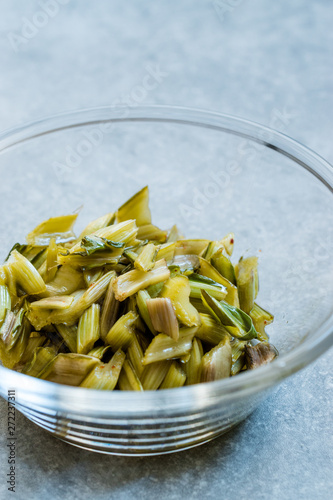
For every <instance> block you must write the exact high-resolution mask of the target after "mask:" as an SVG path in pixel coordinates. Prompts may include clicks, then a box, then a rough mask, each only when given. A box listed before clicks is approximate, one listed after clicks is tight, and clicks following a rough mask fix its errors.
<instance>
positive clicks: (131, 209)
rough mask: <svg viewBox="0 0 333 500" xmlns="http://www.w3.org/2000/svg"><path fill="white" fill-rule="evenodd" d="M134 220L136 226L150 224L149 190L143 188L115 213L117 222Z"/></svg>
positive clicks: (146, 187)
mask: <svg viewBox="0 0 333 500" xmlns="http://www.w3.org/2000/svg"><path fill="white" fill-rule="evenodd" d="M128 219H135V220H136V223H137V225H138V226H143V225H145V224H150V223H151V213H150V209H149V189H148V186H145V187H144V188H143V189H141V190H140V191H139V192H138V193H136V194H135V195H133V196H132V197H131V198H130V199H129V200H127V201H126V203H124V204H123V205H122V206H121V207H120V208H119V209H118V211H117V220H118V222H122V221H126V220H128Z"/></svg>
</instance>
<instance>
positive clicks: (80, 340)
mask: <svg viewBox="0 0 333 500" xmlns="http://www.w3.org/2000/svg"><path fill="white" fill-rule="evenodd" d="M99 337H100V306H99V305H98V304H93V305H92V306H90V307H89V309H87V310H86V311H84V313H83V314H82V316H81V318H80V320H79V325H78V329H77V352H78V353H79V354H88V352H89V351H90V350H91V349H92V348H93V346H94V344H95V342H96V341H97V340H98V339H99Z"/></svg>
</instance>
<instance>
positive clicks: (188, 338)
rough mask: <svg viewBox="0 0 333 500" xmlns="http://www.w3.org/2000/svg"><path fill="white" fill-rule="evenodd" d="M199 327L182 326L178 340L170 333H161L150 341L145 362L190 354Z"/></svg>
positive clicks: (145, 363)
mask: <svg viewBox="0 0 333 500" xmlns="http://www.w3.org/2000/svg"><path fill="white" fill-rule="evenodd" d="M196 331H197V328H196V327H194V328H181V329H180V331H179V339H178V340H177V341H176V340H174V339H172V338H170V337H169V336H168V335H164V334H163V333H160V334H159V335H157V336H156V337H155V338H154V339H153V340H152V341H151V343H150V345H149V347H148V349H147V350H146V352H145V355H144V358H143V361H142V362H143V364H144V365H148V364H150V363H156V362H157V361H164V360H167V359H175V358H180V357H182V356H184V355H185V354H188V353H189V352H190V351H191V349H192V340H193V337H194V335H195V333H196Z"/></svg>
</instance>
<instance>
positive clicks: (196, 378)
mask: <svg viewBox="0 0 333 500" xmlns="http://www.w3.org/2000/svg"><path fill="white" fill-rule="evenodd" d="M202 356H203V348H202V344H201V341H200V340H199V339H197V338H194V339H193V343H192V350H191V354H190V359H189V360H188V361H187V363H185V364H184V370H185V374H186V385H193V384H199V383H200V381H201V360H202Z"/></svg>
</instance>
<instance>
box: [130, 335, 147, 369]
mask: <svg viewBox="0 0 333 500" xmlns="http://www.w3.org/2000/svg"><path fill="white" fill-rule="evenodd" d="M127 357H128V359H129V361H130V362H131V363H132V366H133V368H134V370H135V372H136V373H137V374H138V376H139V377H141V375H142V372H143V370H144V366H143V363H142V360H143V350H142V347H141V345H140V342H139V339H138V336H137V334H136V333H135V332H134V335H133V340H132V342H131V344H130V345H129V347H128V349H127Z"/></svg>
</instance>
